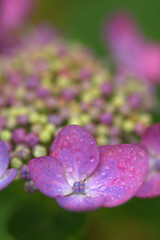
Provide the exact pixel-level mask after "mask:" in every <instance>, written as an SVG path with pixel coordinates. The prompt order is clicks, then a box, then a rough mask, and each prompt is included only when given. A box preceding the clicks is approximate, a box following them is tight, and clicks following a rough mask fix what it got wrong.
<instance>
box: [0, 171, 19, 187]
mask: <svg viewBox="0 0 160 240" xmlns="http://www.w3.org/2000/svg"><path fill="white" fill-rule="evenodd" d="M17 174H18V170H17V169H16V168H12V169H8V170H7V171H6V172H5V174H4V175H3V177H1V178H0V190H2V189H3V188H5V187H7V186H8V185H9V184H10V183H11V182H12V181H13V180H14V179H15V177H16V176H17Z"/></svg>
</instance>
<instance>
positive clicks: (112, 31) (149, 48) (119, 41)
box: [105, 13, 160, 82]
mask: <svg viewBox="0 0 160 240" xmlns="http://www.w3.org/2000/svg"><path fill="white" fill-rule="evenodd" d="M105 38H106V39H107V41H108V43H109V47H110V49H111V53H112V54H113V56H114V60H115V62H116V64H117V67H118V68H119V70H123V71H126V70H127V72H129V73H130V72H131V73H133V74H135V75H136V76H138V77H140V78H144V79H147V80H149V81H151V82H159V81H160V44H156V43H152V42H147V41H146V40H145V39H144V38H143V35H142V34H141V32H140V31H139V29H138V28H137V26H136V24H135V22H134V20H133V19H132V18H131V16H130V15H129V14H128V13H118V14H115V15H113V16H112V17H111V19H110V21H109V23H108V24H107V27H106V26H105Z"/></svg>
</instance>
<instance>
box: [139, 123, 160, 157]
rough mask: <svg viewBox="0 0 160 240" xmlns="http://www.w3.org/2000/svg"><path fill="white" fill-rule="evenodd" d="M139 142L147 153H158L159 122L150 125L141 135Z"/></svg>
mask: <svg viewBox="0 0 160 240" xmlns="http://www.w3.org/2000/svg"><path fill="white" fill-rule="evenodd" d="M141 144H142V145H143V146H144V147H145V148H146V150H147V152H148V153H151V154H153V155H159V154H160V123H156V124H153V125H152V126H150V127H149V128H148V129H147V130H146V131H145V133H144V134H143V136H142V140H141Z"/></svg>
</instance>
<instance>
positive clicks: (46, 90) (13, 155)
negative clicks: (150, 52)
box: [0, 29, 154, 189]
mask: <svg viewBox="0 0 160 240" xmlns="http://www.w3.org/2000/svg"><path fill="white" fill-rule="evenodd" d="M43 31H44V29H43ZM40 36H41V35H40V31H37V32H34V33H32V34H31V35H30V36H29V37H28V38H27V39H25V41H24V43H23V47H20V49H19V50H16V51H15V53H14V54H13V55H12V56H11V55H9V56H7V55H6V56H3V57H1V58H0V66H1V68H0V107H1V108H0V139H1V140H3V141H5V143H6V146H7V148H8V151H9V158H10V166H11V167H16V168H18V169H21V171H20V177H21V178H23V179H26V180H27V181H29V176H28V173H27V170H26V169H27V167H23V165H26V164H27V161H28V160H30V159H31V158H33V157H39V156H45V155H47V154H48V153H49V146H50V145H51V143H52V140H53V138H54V137H55V135H56V134H57V132H58V131H59V130H60V129H61V128H62V127H64V126H66V125H69V124H78V125H81V126H83V127H85V128H86V129H87V130H88V131H89V132H90V133H91V134H92V135H93V136H94V137H95V139H96V141H97V142H98V144H99V145H104V144H119V143H123V142H135V141H137V137H138V136H140V135H141V134H142V133H143V131H144V130H145V128H146V127H147V126H149V125H150V123H151V115H150V114H149V113H147V112H148V110H150V109H151V107H152V106H153V102H154V99H153V96H152V91H154V90H153V89H151V87H150V86H149V85H147V84H145V85H144V84H143V83H141V82H139V80H137V79H135V78H132V77H129V76H125V75H122V74H121V75H120V74H119V75H116V76H113V75H111V74H110V72H109V71H108V69H107V68H106V66H105V65H104V64H103V63H102V62H100V61H98V60H97V59H96V58H95V56H94V55H93V53H92V52H91V51H90V50H89V49H87V48H84V47H82V46H80V45H78V44H69V43H66V42H65V41H63V40H62V39H61V38H60V37H59V36H57V35H56V34H53V33H52V34H49V32H48V35H46V36H48V37H46V38H43V37H42V38H41V37H40ZM37 38H38V39H39V44H38V43H37V41H36V43H37V44H34V42H35V41H31V40H33V39H37ZM42 43H43V44H42ZM42 45H43V48H42ZM24 172H25V173H24ZM27 184H28V183H27ZM26 189H28V185H27V188H26ZM29 189H30V188H29Z"/></svg>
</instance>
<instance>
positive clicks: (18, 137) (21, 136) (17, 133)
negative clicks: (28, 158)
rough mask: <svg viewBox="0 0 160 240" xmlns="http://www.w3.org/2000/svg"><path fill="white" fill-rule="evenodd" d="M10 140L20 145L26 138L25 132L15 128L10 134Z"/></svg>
mask: <svg viewBox="0 0 160 240" xmlns="http://www.w3.org/2000/svg"><path fill="white" fill-rule="evenodd" d="M12 138H13V141H14V142H15V143H22V142H24V141H25V138H26V130H25V129H24V128H17V129H15V130H14V131H13V133H12Z"/></svg>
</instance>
